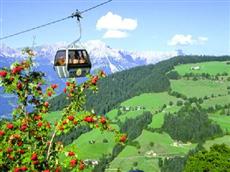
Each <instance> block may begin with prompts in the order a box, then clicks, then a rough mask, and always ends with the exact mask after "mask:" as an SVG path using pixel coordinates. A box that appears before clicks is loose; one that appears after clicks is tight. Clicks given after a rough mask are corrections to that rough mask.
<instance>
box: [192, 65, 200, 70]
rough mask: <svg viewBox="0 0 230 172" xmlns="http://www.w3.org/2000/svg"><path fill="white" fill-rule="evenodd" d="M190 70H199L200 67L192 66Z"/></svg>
mask: <svg viewBox="0 0 230 172" xmlns="http://www.w3.org/2000/svg"><path fill="white" fill-rule="evenodd" d="M191 70H200V66H192V67H191Z"/></svg>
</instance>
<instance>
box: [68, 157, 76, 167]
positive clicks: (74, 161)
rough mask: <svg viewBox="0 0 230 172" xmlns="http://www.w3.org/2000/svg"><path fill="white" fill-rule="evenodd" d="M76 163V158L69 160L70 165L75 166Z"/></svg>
mask: <svg viewBox="0 0 230 172" xmlns="http://www.w3.org/2000/svg"><path fill="white" fill-rule="evenodd" d="M76 164H77V160H76V159H72V160H70V166H71V167H74V166H76Z"/></svg>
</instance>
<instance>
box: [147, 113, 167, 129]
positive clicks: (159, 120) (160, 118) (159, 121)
mask: <svg viewBox="0 0 230 172" xmlns="http://www.w3.org/2000/svg"><path fill="white" fill-rule="evenodd" d="M164 116H165V113H164V112H160V113H157V114H154V115H153V118H152V122H151V123H150V124H149V125H148V126H149V127H151V128H161V126H162V125H163V123H164Z"/></svg>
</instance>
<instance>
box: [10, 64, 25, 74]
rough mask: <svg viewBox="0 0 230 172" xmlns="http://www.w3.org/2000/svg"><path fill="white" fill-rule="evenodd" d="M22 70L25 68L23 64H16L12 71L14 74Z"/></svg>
mask: <svg viewBox="0 0 230 172" xmlns="http://www.w3.org/2000/svg"><path fill="white" fill-rule="evenodd" d="M22 70H23V67H21V66H16V67H14V68H13V69H12V73H13V74H17V73H19V72H21V71H22Z"/></svg>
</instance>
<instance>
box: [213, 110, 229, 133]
mask: <svg viewBox="0 0 230 172" xmlns="http://www.w3.org/2000/svg"><path fill="white" fill-rule="evenodd" d="M209 119H212V120H213V121H214V122H216V123H217V124H218V125H220V127H221V129H222V130H223V131H224V132H225V131H226V130H227V131H230V116H227V115H220V114H210V115H209Z"/></svg>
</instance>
